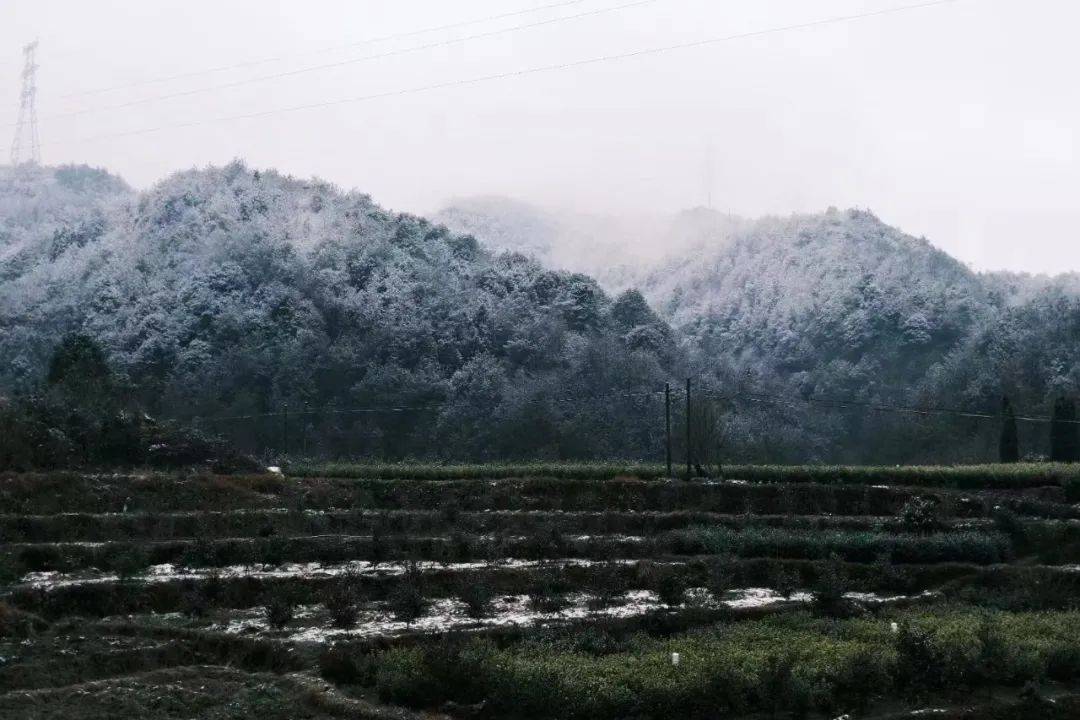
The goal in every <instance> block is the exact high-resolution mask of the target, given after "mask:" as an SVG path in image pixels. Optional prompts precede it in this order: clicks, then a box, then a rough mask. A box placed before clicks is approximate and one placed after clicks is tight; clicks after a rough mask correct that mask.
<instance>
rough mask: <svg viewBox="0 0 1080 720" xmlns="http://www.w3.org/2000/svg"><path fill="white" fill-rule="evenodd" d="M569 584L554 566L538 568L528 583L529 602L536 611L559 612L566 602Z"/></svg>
mask: <svg viewBox="0 0 1080 720" xmlns="http://www.w3.org/2000/svg"><path fill="white" fill-rule="evenodd" d="M569 591H570V586H569V584H568V583H567V582H566V579H565V578H564V577H563V576H562V573H560V572H559V571H558V570H556V569H555V568H551V567H545V568H540V569H539V570H538V571H537V572H536V573H534V575H533V579H532V582H531V583H530V584H529V589H528V595H529V604H530V605H531V606H532V608H533V610H535V611H537V612H545V613H551V612H559V611H561V610H562V609H563V608H565V607H566V606H567V604H568V601H567V598H566V593H567V592H569Z"/></svg>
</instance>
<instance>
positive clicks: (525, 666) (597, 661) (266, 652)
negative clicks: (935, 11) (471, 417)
mask: <svg viewBox="0 0 1080 720" xmlns="http://www.w3.org/2000/svg"><path fill="white" fill-rule="evenodd" d="M483 470H484V468H480V467H477V468H460V467H459V468H446V469H444V471H443V472H442V473H441V475H442V476H440V473H439V472H437V471H436V470H434V469H432V468H417V471H416V472H415V473H411V474H410V473H409V472H408V471H407V468H402V467H400V466H398V467H393V468H383V469H381V470H379V469H372V468H370V467H348V466H337V467H334V468H305V469H304V474H303V476H282V475H280V474H269V473H268V474H266V475H258V476H214V475H200V474H183V475H141V474H140V475H92V474H50V475H31V474H22V475H6V476H0V511H2V513H0V582H2V583H3V585H4V590H3V598H2V603H3V604H0V631H2V638H0V717H4V718H53V717H55V718H91V717H95V718H106V717H108V718H125V717H146V718H157V717H163V718H174V717H175V718H256V717H258V718H277V717H281V718H286V717H288V718H296V717H302V718H323V717H401V718H408V717H421V716H426V717H436V716H438V717H443V716H450V717H458V718H472V717H493V718H496V717H497V718H504V717H511V718H512V717H521V718H612V719H614V718H626V717H640V718H652V717H656V718H659V717H690V718H698V717H700V718H706V717H709V718H711V717H725V716H727V717H747V716H749V717H755V716H760V717H788V716H793V717H837V716H839V715H841V714H844V713H847V714H849V715H850V716H851V717H852V718H856V717H875V718H886V717H909V716H911V717H919V715H911V713H912V711H926V710H928V709H931V710H934V711H935V712H934V713H933V716H934V717H946V718H953V717H956V718H960V717H1033V718H1035V717H1038V718H1042V717H1077V716H1078V713H1080V704H1078V701H1077V699H1076V697H1074V694H1073V693H1074V691H1080V633H1077V632H1076V628H1077V627H1078V626H1080V607H1078V606H1080V506H1078V505H1076V504H1075V502H1076V498H1075V485H1074V483H1075V477H1076V473H1075V472H1073V471H1072V470H1071V469H1063V468H1060V467H1054V466H1028V467H1025V468H1021V469H1019V470H1018V469H1015V468H1006V469H1001V468H993V467H988V468H983V469H981V470H972V469H963V470H954V469H921V470H922V472H917V470H919V469H850V468H849V469H845V468H833V469H822V468H817V469H797V468H772V469H769V468H732V469H729V470H728V472H727V473H726V475H727V477H728V479H724V480H714V479H691V480H666V479H663V478H661V477H658V473H657V470H656V468H653V467H642V468H640V469H635V468H634V467H626V466H622V467H616V466H606V467H605V466H595V467H581V466H576V467H566V466H563V467H545V466H528V467H521V468H518V470H519V472H514V468H512V467H507V466H499V467H498V468H488V470H490V472H488V473H487V474H486V476H485V473H484V472H483ZM980 473H981V475H980ZM980 477H982V481H980Z"/></svg>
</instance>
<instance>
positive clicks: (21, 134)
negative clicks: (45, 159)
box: [11, 40, 41, 165]
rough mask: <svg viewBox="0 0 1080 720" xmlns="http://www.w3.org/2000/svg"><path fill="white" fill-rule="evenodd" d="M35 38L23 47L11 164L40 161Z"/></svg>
mask: <svg viewBox="0 0 1080 720" xmlns="http://www.w3.org/2000/svg"><path fill="white" fill-rule="evenodd" d="M37 46H38V43H37V40H35V41H34V42H32V43H30V44H29V45H26V46H25V47H23V59H24V61H25V62H24V63H23V71H22V93H20V95H19V122H18V123H17V124H16V125H15V139H14V140H12V141H11V164H12V165H20V164H22V163H24V162H28V163H30V164H32V165H36V164H38V163H39V162H41V142H40V141H39V140H38V129H37V103H36V99H37V68H38V66H37V62H36V61H35V55H36V54H37Z"/></svg>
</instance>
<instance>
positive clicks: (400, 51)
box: [42, 0, 658, 120]
mask: <svg viewBox="0 0 1080 720" xmlns="http://www.w3.org/2000/svg"><path fill="white" fill-rule="evenodd" d="M657 1H658V0H634V1H633V2H628V3H623V4H621V5H614V6H610V7H605V8H597V9H594V10H586V11H584V12H580V13H577V14H574V15H565V16H562V17H557V18H549V19H547V20H538V21H536V22H531V23H526V24H524V25H515V26H513V27H509V28H500V29H497V30H488V31H485V32H482V33H476V34H474V35H466V36H464V37H460V38H453V39H450V40H439V41H436V42H431V43H427V44H425V45H416V46H413V47H408V48H397V49H394V50H387V51H386V52H381V53H376V54H373V55H364V56H362V57H358V58H350V59H347V60H338V61H336V62H332V63H324V64H321V65H312V66H309V67H304V68H297V69H295V70H286V71H284V72H278V73H272V74H270V75H260V76H258V77H253V78H244V79H243V80H234V81H231V82H227V83H219V84H217V85H207V86H203V87H198V88H192V89H190V90H180V91H177V92H173V93H167V94H165V95H155V96H154V97H148V98H139V99H137V100H129V101H127V102H122V103H116V104H114V105H102V106H99V107H90V108H84V109H82V110H72V111H70V112H65V113H57V114H55V115H48V116H46V117H44V118H42V120H59V119H63V118H69V117H78V116H81V115H88V114H90V113H97V112H107V111H109V110H122V109H124V108H129V107H135V106H137V105H147V104H150V103H156V102H161V101H163V100H173V99H176V98H182V97H190V96H192V95H201V94H203V93H208V92H216V91H218V90H230V89H232V88H237V87H243V86H244V85H252V84H255V83H261V82H269V81H272V80H281V79H284V78H289V77H296V76H298V75H306V74H308V73H313V72H321V71H323V70H332V69H335V68H340V67H345V66H348V65H355V64H357V63H362V62H367V61H369V60H380V59H383V58H389V57H396V56H398V55H408V54H411V53H415V52H422V51H424V50H433V49H435V48H440V47H447V46H450V45H458V44H461V43H464V42H469V41H471V40H481V39H485V38H491V37H497V36H499V35H506V34H509V33H513V32H518V31H520V30H529V29H533V28H538V27H544V26H546V25H554V24H556V23H561V22H567V21H569V20H580V19H582V18H587V17H594V16H596V15H604V14H606V13H611V12H616V11H618V10H626V9H629V8H633V7H638V6H641V5H649V4H652V3H654V2H657Z"/></svg>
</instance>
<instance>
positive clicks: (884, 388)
mask: <svg viewBox="0 0 1080 720" xmlns="http://www.w3.org/2000/svg"><path fill="white" fill-rule="evenodd" d="M455 207H457V208H458V210H457V212H456V214H454V213H449V212H444V214H443V216H444V217H447V218H448V221H451V222H453V221H457V222H460V221H461V216H462V214H463V213H464V212H465V210H468V211H469V212H470V213H471V214H469V215H468V216H467V217H468V222H469V223H470V226H471V227H472V228H474V232H475V233H476V235H477V237H478V238H480V239H481V240H486V239H487V237H488V236H487V235H486V234H485V229H487V228H500V230H501V234H500V235H499V236H497V237H495V238H493V240H494V241H495V242H497V243H498V242H503V241H504V239H505V238H511V239H513V240H514V241H515V242H516V243H518V244H520V245H523V246H527V245H529V244H530V242H531V240H530V238H529V236H528V233H527V230H528V229H529V227H534V226H536V225H537V223H531V224H530V226H526V227H525V228H523V229H522V228H516V229H515V228H514V227H513V224H512V221H513V220H514V218H515V217H520V216H523V215H526V214H527V213H526V210H525V209H523V208H521V207H517V209H516V212H515V214H514V215H513V216H508V217H502V218H500V217H485V215H484V213H496V212H497V211H498V209H499V207H500V206H499V204H498V203H495V202H493V201H490V200H489V201H488V202H486V203H473V204H471V205H468V204H464V203H461V204H459V205H457V206H455ZM533 212H534V213H535V212H539V211H535V210H534V211H533ZM543 217H544V218H545V225H544V227H545V228H547V229H548V232H547V235H546V237H545V243H546V244H547V246H549V247H551V248H553V250H551V251H550V254H552V255H558V254H559V252H560V247H561V246H562V245H566V244H571V243H572V242H573V239H572V237H573V236H572V233H569V232H563V233H554V234H553V233H552V232H551V231H550V229H551V228H560V227H563V228H565V227H566V226H568V225H572V224H573V223H575V222H576V220H575V219H574V218H573V217H572V216H570V217H569V219H564V220H560V218H559V216H558V214H553V213H551V212H546V213H544V214H543ZM655 228H660V230H659V231H656V230H655ZM653 237H654V238H655V240H656V242H659V243H663V244H665V245H666V246H668V247H669V248H670V251H669V253H668V255H667V257H666V258H664V259H661V260H659V261H655V262H642V263H639V264H637V265H636V266H634V267H631V268H625V267H624V268H620V269H619V270H618V271H617V272H613V273H610V274H609V273H605V272H604V271H603V270H602V269H597V268H595V267H592V266H588V265H584V264H583V265H581V266H580V267H590V269H591V270H592V271H593V272H594V273H595V275H596V277H598V278H599V279H601V281H602V282H604V283H606V284H607V285H608V286H609V287H613V288H619V287H624V286H628V285H635V286H638V287H640V288H641V289H642V291H643V292H644V293H645V295H646V298H647V299H648V300H649V302H650V303H651V305H652V307H653V308H655V309H656V311H657V312H658V313H659V314H660V316H661V317H663V318H664V319H665V320H666V321H668V322H669V323H671V325H672V327H673V328H674V329H675V331H676V332H677V333H678V334H679V335H680V337H681V338H682V339H683V340H684V341H686V347H687V348H688V351H689V352H690V353H691V355H692V356H694V357H695V358H696V364H697V367H698V369H699V370H700V371H701V372H703V373H705V374H706V375H709V374H712V375H713V376H714V381H715V382H716V383H718V384H722V385H724V386H725V387H729V388H731V387H737V388H740V389H745V390H747V391H754V392H759V393H760V392H763V391H764V392H767V393H770V394H779V395H782V396H784V397H787V398H813V397H818V398H845V399H853V400H856V401H859V402H867V403H885V404H894V405H904V406H920V407H931V406H938V407H957V408H966V409H973V410H978V411H980V412H996V411H997V408H998V406H999V403H1000V402H1001V396H1002V395H1003V394H1007V395H1009V396H1010V397H1012V399H1013V401H1014V403H1016V404H1018V405H1019V406H1020V407H1022V408H1024V409H1025V410H1026V411H1028V412H1030V413H1031V414H1042V413H1046V412H1049V409H1050V406H1051V404H1052V401H1053V398H1054V397H1056V396H1058V395H1070V394H1075V393H1076V392H1077V389H1078V388H1080V362H1077V359H1076V358H1077V357H1078V356H1080V276H1078V275H1076V274H1067V275H1061V276H1058V277H1054V278H1049V277H1032V276H1028V275H1019V274H1011V273H976V272H973V271H972V270H970V269H969V268H968V267H966V266H965V265H964V264H962V263H961V262H959V261H957V260H956V259H954V258H952V257H950V256H949V255H948V254H946V253H944V252H942V251H941V250H938V249H936V248H935V247H933V246H932V245H931V244H930V243H929V242H927V241H926V240H924V239H921V238H916V237H912V236H910V235H907V234H905V233H903V232H901V231H900V230H898V229H896V228H894V227H891V226H889V225H887V224H886V223H884V222H882V221H881V220H880V219H878V218H877V217H875V216H874V215H873V214H871V213H869V212H866V211H860V210H847V211H838V210H829V211H827V212H825V213H820V214H813V215H793V216H789V217H769V218H763V219H761V220H745V219H740V218H736V217H732V216H728V215H723V214H721V213H716V212H714V211H711V210H705V209H698V210H696V211H687V212H684V213H680V214H677V215H673V216H670V217H669V218H668V219H667V221H666V222H658V223H656V224H655V225H654V230H653ZM665 238H671V239H672V240H671V241H670V242H669V241H668V240H666V239H665ZM1021 241H1022V239H1018V242H1021ZM562 252H563V255H564V257H570V258H573V255H572V254H568V253H566V251H562ZM582 262H583V263H584V261H582ZM569 266H570V267H571V268H574V267H575V265H574V264H573V263H569ZM746 412H751V414H752V411H750V410H749V409H748V410H747V411H746ZM746 412H744V414H746ZM808 412H809V409H808ZM774 414H775V415H779V414H780V413H779V411H774ZM836 418H837V413H834V412H832V413H830V412H826V411H825V410H821V409H819V410H816V411H813V412H810V415H809V416H807V417H806V418H803V419H801V420H800V421H799V422H800V424H802V425H809V426H812V427H810V428H808V427H802V428H797V429H796V428H788V427H787V426H785V425H784V423H779V424H778V425H777V424H776V423H774V429H773V430H772V431H771V432H773V433H774V437H780V436H782V437H783V442H774V443H773V444H772V446H771V448H770V449H769V452H772V453H780V450H781V447H782V446H783V447H787V446H797V447H798V449H797V450H795V452H794V456H796V457H801V456H802V455H804V454H806V453H807V452H812V451H810V450H808V449H807V448H808V447H809V446H810V445H813V446H815V447H819V448H820V447H822V445H824V446H826V447H831V450H830V451H828V452H837V453H839V454H838V455H834V456H833V457H836V458H838V459H845V460H866V459H868V458H869V459H878V460H888V459H896V460H897V461H902V460H910V459H913V458H918V457H923V458H926V459H938V460H947V459H954V458H955V459H964V458H966V457H971V456H972V454H973V453H976V454H977V453H982V454H983V455H984V456H985V455H986V453H991V455H992V448H991V445H992V443H993V441H994V433H993V432H989V431H980V430H978V429H977V428H976V427H974V426H968V427H960V424H959V423H956V422H953V423H951V424H946V425H941V424H934V423H912V422H911V418H910V417H906V418H902V419H901V420H900V421H897V422H898V423H899V424H900V425H902V426H903V428H904V431H903V437H900V435H901V433H899V432H897V430H896V427H895V425H896V423H893V422H892V421H889V420H888V418H887V416H884V415H880V416H875V415H871V416H863V415H858V414H854V413H852V414H849V415H848V416H847V417H846V420H845V421H844V423H842V424H840V425H832V424H830V421H831V420H835V419H836ZM773 419H774V420H775V419H776V418H773ZM883 423H886V424H889V427H883ZM815 428H816V429H818V430H821V429H824V432H825V433H826V435H827V437H824V438H822V437H817V438H812V437H811V435H813V434H814V429H815ZM920 428H921V429H920ZM1029 430H1031V428H1025V432H1027V431H1029ZM958 432H959V433H962V434H966V435H969V436H971V437H961V436H959V435H958V434H957V433H958ZM943 435H945V436H948V437H949V440H948V443H950V444H951V445H950V447H947V448H946V447H942V446H943V445H944V443H943V441H942V440H941V437H942V436H943ZM976 435H977V436H978V437H977V438H976V437H975V436H976ZM838 436H843V437H838ZM817 443H821V444H817ZM883 444H885V445H888V447H883ZM1027 446H1028V448H1029V449H1030V450H1031V451H1033V452H1041V451H1043V450H1044V449H1045V448H1043V447H1042V444H1041V442H1035V440H1034V439H1033V440H1032V442H1029V443H1027ZM919 448H924V449H925V450H926V454H925V455H919V454H918V453H919V452H920V450H919ZM939 449H940V450H941V452H943V453H945V454H940V453H939V452H938V451H939ZM954 451H955V452H954ZM781 454H782V453H781Z"/></svg>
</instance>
